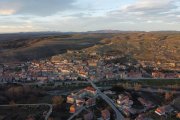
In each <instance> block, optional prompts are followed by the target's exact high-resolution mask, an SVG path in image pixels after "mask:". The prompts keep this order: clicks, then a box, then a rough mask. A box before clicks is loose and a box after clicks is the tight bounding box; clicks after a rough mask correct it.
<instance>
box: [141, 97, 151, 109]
mask: <svg viewBox="0 0 180 120" xmlns="http://www.w3.org/2000/svg"><path fill="white" fill-rule="evenodd" d="M138 101H139V102H140V103H141V104H142V105H143V106H145V107H148V108H151V107H152V103H151V102H150V101H147V100H145V99H143V98H141V97H139V98H138Z"/></svg>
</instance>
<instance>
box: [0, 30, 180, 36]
mask: <svg viewBox="0 0 180 120" xmlns="http://www.w3.org/2000/svg"><path fill="white" fill-rule="evenodd" d="M91 32H92V33H96V32H97V33H98V32H102V33H118V32H119V33H120V32H146V33H148V32H180V30H152V31H141V30H117V29H114V30H113V29H111V30H107V29H104V30H92V31H79V32H76V31H27V32H23V31H20V32H0V35H3V34H26V33H91Z"/></svg>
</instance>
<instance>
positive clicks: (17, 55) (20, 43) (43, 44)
mask: <svg viewBox="0 0 180 120" xmlns="http://www.w3.org/2000/svg"><path fill="white" fill-rule="evenodd" d="M1 36H3V37H2V38H1ZM13 36H14V37H15V38H13V39H12V37H11V35H10V37H9V39H8V36H7V35H6V37H4V35H0V38H1V39H4V40H1V41H0V63H4V62H21V61H27V60H33V59H42V58H48V57H51V56H53V55H56V54H61V53H64V52H66V51H67V50H77V49H83V48H87V47H91V46H93V45H94V44H98V43H99V41H100V40H102V39H104V38H108V37H109V36H112V35H110V34H106V35H104V34H103V35H101V34H62V33H61V34H52V35H46V36H38V37H37V35H36V36H35V37H32V36H31V37H28V36H23V35H22V36H23V37H22V36H21V35H13Z"/></svg>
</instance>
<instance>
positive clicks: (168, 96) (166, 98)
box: [165, 92, 173, 101]
mask: <svg viewBox="0 0 180 120" xmlns="http://www.w3.org/2000/svg"><path fill="white" fill-rule="evenodd" d="M172 97H173V93H172V92H166V93H165V100H166V101H169V100H171V99H172Z"/></svg>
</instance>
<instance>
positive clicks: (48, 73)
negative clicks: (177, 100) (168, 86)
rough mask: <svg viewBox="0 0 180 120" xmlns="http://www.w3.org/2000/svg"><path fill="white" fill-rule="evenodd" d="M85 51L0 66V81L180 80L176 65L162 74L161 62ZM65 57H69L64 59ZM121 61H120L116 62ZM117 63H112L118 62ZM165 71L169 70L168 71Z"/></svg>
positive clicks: (170, 64) (171, 65)
mask: <svg viewBox="0 0 180 120" xmlns="http://www.w3.org/2000/svg"><path fill="white" fill-rule="evenodd" d="M84 54H85V53H84V51H83V52H82V51H68V52H67V53H66V54H63V55H58V56H54V57H52V58H50V59H44V60H34V61H28V62H25V63H14V64H13V63H12V64H2V65H0V82H1V83H3V82H7V83H11V82H12V83H13V82H24V83H25V82H39V83H47V82H56V81H67V80H70V81H79V80H83V79H87V78H88V79H91V80H93V81H101V80H120V79H130V78H133V79H143V78H162V79H171V78H172V79H174V78H180V73H179V72H178V69H179V67H178V65H179V63H176V64H177V66H176V64H175V63H174V64H172V63H169V64H167V63H166V67H167V65H169V69H170V67H173V68H176V69H177V70H176V71H170V72H169V71H163V70H161V69H160V67H158V66H160V63H157V64H158V65H155V64H154V63H152V64H150V62H147V61H140V62H137V61H128V60H127V61H124V60H122V61H121V56H110V55H106V56H103V57H99V56H98V55H97V53H91V54H85V55H84ZM67 56H68V57H67ZM119 59H120V60H119ZM117 60H119V61H118V62H112V61H117ZM169 69H168V70H169Z"/></svg>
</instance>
